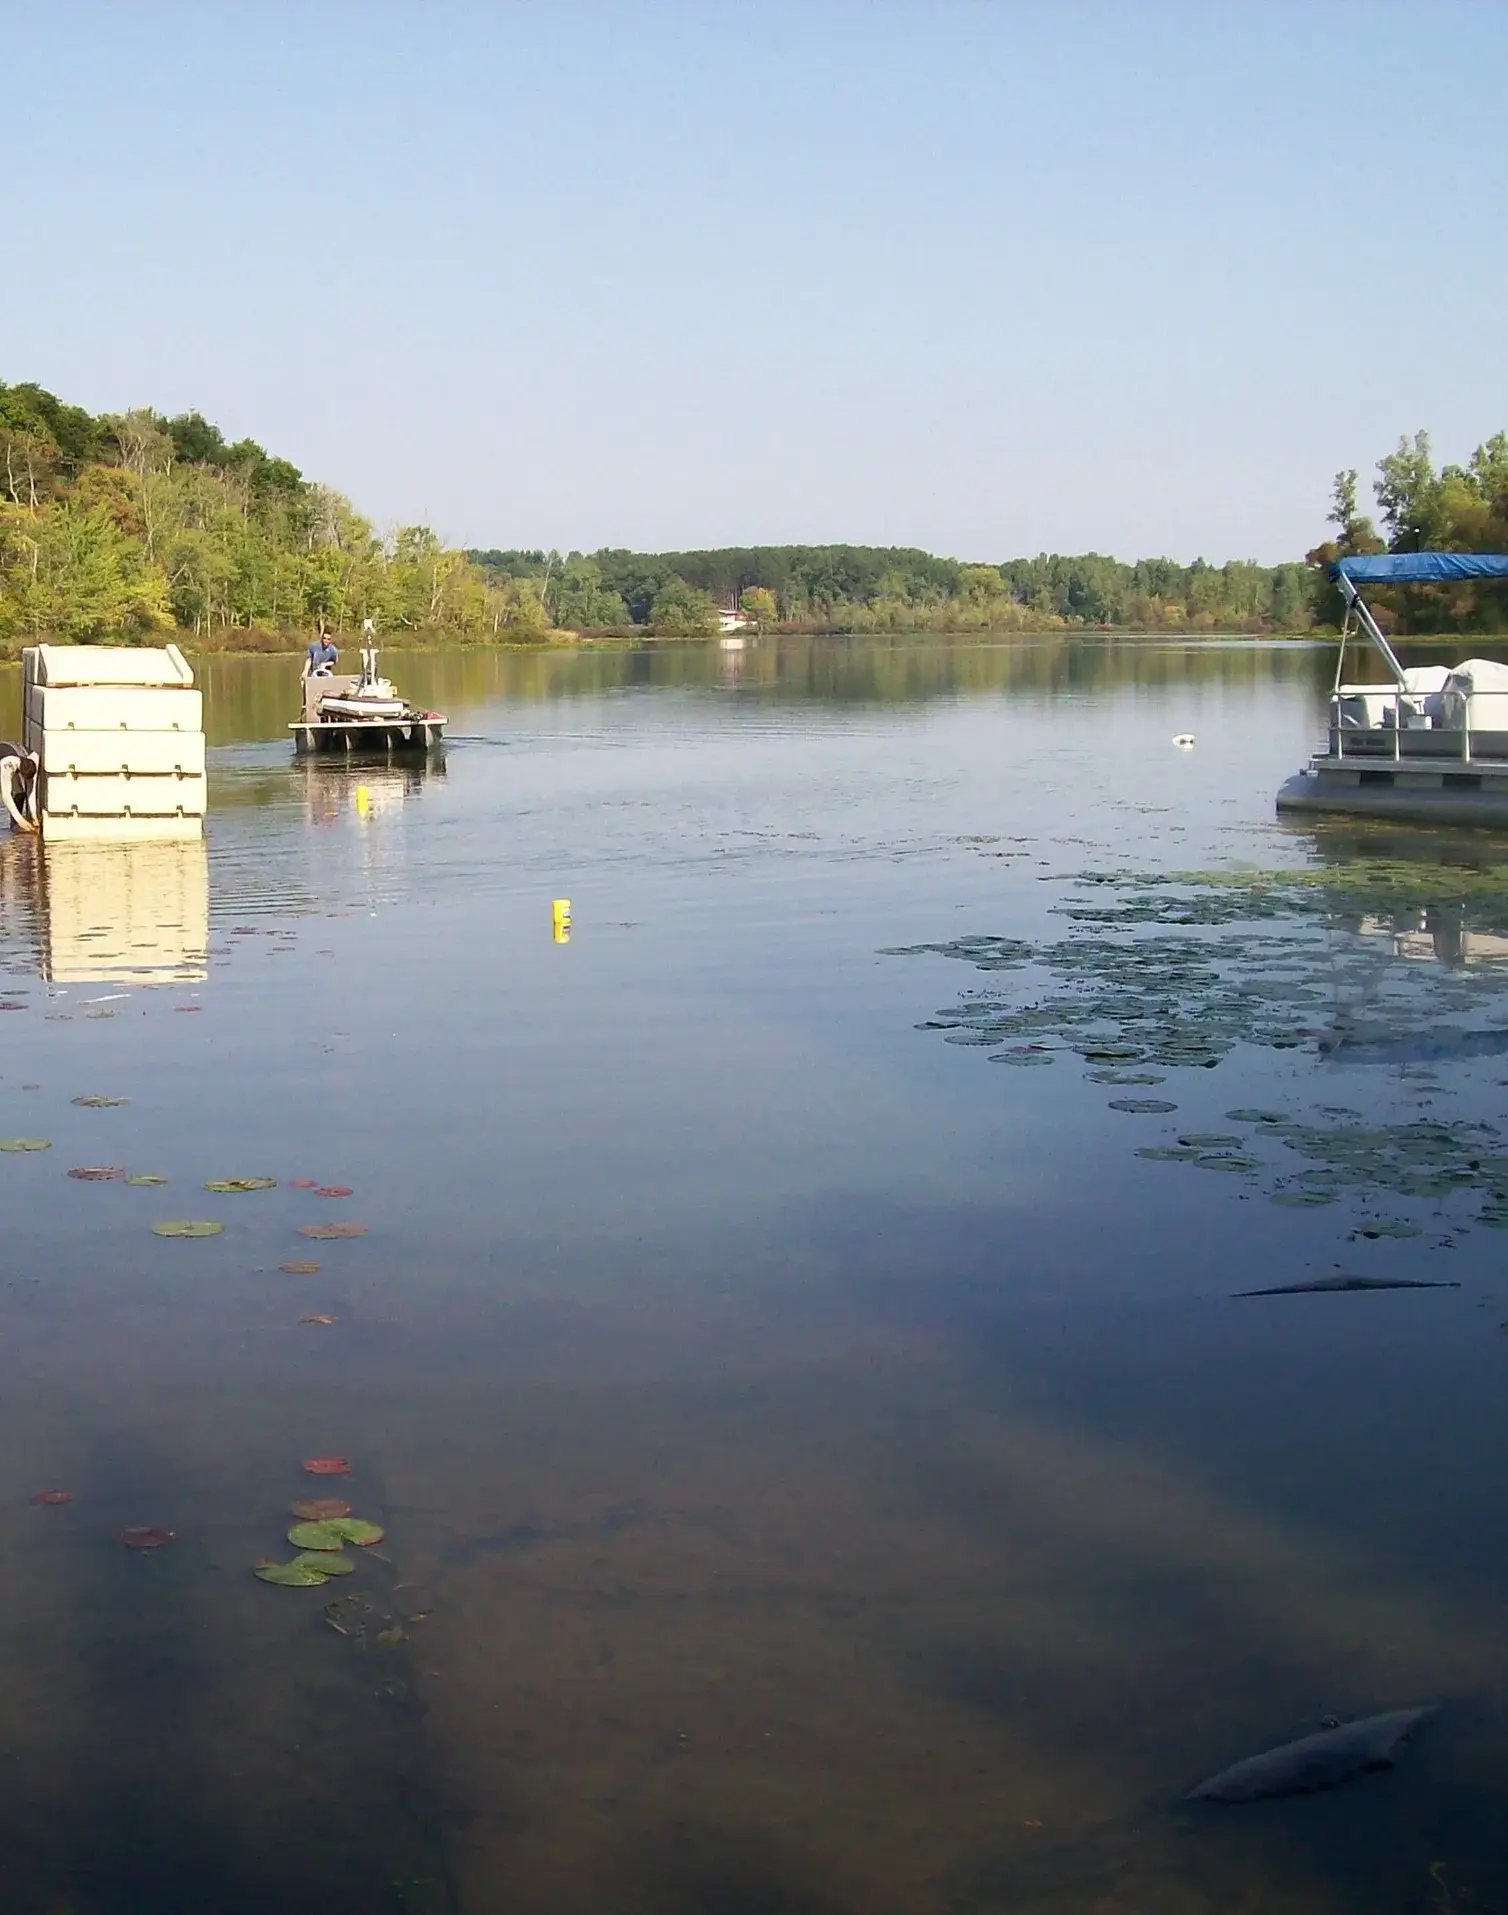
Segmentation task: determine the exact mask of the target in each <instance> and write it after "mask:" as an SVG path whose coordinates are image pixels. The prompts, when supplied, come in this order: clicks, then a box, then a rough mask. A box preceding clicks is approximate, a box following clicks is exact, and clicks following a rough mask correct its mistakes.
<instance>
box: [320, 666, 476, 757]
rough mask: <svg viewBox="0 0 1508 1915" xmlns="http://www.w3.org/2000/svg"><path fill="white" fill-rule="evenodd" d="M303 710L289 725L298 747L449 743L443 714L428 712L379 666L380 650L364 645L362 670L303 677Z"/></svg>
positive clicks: (409, 747) (411, 747) (387, 748)
mask: <svg viewBox="0 0 1508 1915" xmlns="http://www.w3.org/2000/svg"><path fill="white" fill-rule="evenodd" d="M301 683H302V685H303V696H304V708H303V713H302V715H301V716H300V717H299V718H297V719H295V720H294V722H293V723H292V724H291V725H290V726H289V727H288V729H289V730H290V731H291V732H292V733H293V740H294V745H295V747H296V748H297V749H298V750H299V751H301V752H302V751H321V750H327V751H328V750H335V751H348V752H357V751H381V752H393V751H426V752H427V751H432V750H434V749H435V748H436V747H437V746H439V745H440V744H442V743H443V742H444V737H445V717H444V714H443V713H442V712H437V711H423V710H421V709H420V708H419V707H418V706H417V705H411V704H410V703H409V701H408V700H407V699H406V698H403V697H401V696H400V695H399V693H398V690H397V688H396V686H394V685H393V683H392V681H391V680H390V679H386V678H383V677H382V676H381V675H380V674H379V672H378V670H377V648H376V647H375V646H364V647H363V648H362V653H361V672H360V675H359V676H358V677H355V678H353V677H351V675H350V674H349V673H346V674H344V675H342V674H341V673H339V672H318V671H316V672H310V673H308V674H306V676H305V677H304V678H303V680H302V681H301Z"/></svg>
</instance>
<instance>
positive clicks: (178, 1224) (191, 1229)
mask: <svg viewBox="0 0 1508 1915" xmlns="http://www.w3.org/2000/svg"><path fill="white" fill-rule="evenodd" d="M224 1228H225V1225H224V1224H223V1223H210V1222H208V1221H207V1220H206V1219H204V1218H188V1217H177V1218H173V1219H171V1220H170V1221H169V1222H167V1223H154V1224H153V1225H152V1234H153V1235H154V1236H156V1237H218V1236H219V1235H220V1232H221V1231H222V1230H223V1229H224Z"/></svg>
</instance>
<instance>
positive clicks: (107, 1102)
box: [71, 1097, 131, 1110]
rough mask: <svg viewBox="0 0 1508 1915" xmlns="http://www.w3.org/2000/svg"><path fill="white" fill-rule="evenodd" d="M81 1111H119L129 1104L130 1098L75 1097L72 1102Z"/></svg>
mask: <svg viewBox="0 0 1508 1915" xmlns="http://www.w3.org/2000/svg"><path fill="white" fill-rule="evenodd" d="M71 1101H72V1102H73V1103H75V1104H77V1105H78V1107H79V1109H80V1110H119V1109H120V1107H121V1105H122V1104H129V1103H130V1101H131V1100H130V1098H129V1097H75V1098H73V1099H72V1100H71Z"/></svg>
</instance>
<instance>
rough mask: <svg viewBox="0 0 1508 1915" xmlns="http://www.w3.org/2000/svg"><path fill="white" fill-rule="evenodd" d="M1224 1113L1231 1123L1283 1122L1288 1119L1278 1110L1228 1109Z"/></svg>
mask: <svg viewBox="0 0 1508 1915" xmlns="http://www.w3.org/2000/svg"><path fill="white" fill-rule="evenodd" d="M1225 1114H1226V1116H1227V1117H1228V1118H1229V1119H1230V1120H1231V1122H1232V1123H1233V1124H1285V1123H1287V1121H1288V1120H1287V1118H1286V1117H1285V1116H1284V1115H1283V1113H1282V1111H1280V1110H1247V1109H1242V1110H1228V1111H1227V1112H1226V1113H1225Z"/></svg>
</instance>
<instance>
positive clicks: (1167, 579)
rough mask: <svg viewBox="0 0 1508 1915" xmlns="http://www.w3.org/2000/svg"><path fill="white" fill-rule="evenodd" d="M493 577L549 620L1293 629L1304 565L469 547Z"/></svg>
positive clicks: (870, 627)
mask: <svg viewBox="0 0 1508 1915" xmlns="http://www.w3.org/2000/svg"><path fill="white" fill-rule="evenodd" d="M467 556H468V557H469V558H470V559H472V560H473V561H474V562H475V563H476V564H477V565H479V566H481V567H482V568H483V569H484V570H485V571H487V572H488V573H489V574H490V575H491V576H493V577H494V578H498V579H534V580H537V581H538V582H539V587H540V590H541V592H542V593H543V594H544V597H545V601H546V605H547V608H548V611H549V614H550V618H551V620H552V622H553V623H554V624H556V625H563V626H574V627H578V628H580V627H588V628H590V627H594V626H597V627H604V626H621V625H625V624H633V625H638V626H644V627H646V628H648V629H649V630H651V631H661V632H665V633H666V634H672V633H682V632H686V633H690V632H711V631H715V630H716V629H717V612H718V608H719V607H720V606H728V607H731V606H740V607H741V608H742V609H743V610H744V612H745V613H746V615H748V616H750V617H751V618H752V619H753V620H754V621H755V622H756V623H758V624H763V625H776V624H778V625H780V626H781V627H783V628H785V629H789V630H797V631H824V630H841V631H853V632H867V631H916V630H935V631H975V630H983V631H1007V632H1008V631H1055V630H1062V629H1066V628H1069V627H1123V628H1126V629H1131V630H1150V631H1177V630H1187V631H1247V632H1251V631H1256V632H1269V631H1287V632H1292V631H1302V630H1304V629H1305V628H1306V627H1307V626H1308V625H1309V624H1310V622H1311V617H1312V613H1311V604H1312V600H1313V597H1314V583H1315V575H1314V572H1313V569H1312V568H1311V567H1309V566H1306V565H1303V564H1298V563H1293V564H1289V565H1275V566H1265V565H1254V564H1249V563H1246V562H1244V561H1239V560H1238V561H1233V562H1232V563H1230V564H1227V565H1218V566H1217V565H1209V564H1206V563H1205V561H1204V560H1202V559H1196V560H1195V561H1194V563H1193V564H1192V565H1180V564H1178V563H1177V562H1176V561H1175V560H1172V559H1142V560H1139V561H1138V562H1137V563H1135V564H1127V563H1125V562H1124V561H1123V560H1120V559H1113V558H1105V557H1103V556H1101V555H1100V554H1099V553H1095V552H1091V553H1087V554H1085V555H1084V556H1082V557H1078V558H1060V557H1056V556H1052V557H1049V556H1046V555H1044V556H1043V557H1041V558H1034V559H1009V560H1007V561H1005V562H1004V563H1003V564H997V565H985V564H967V563H965V562H964V561H962V560H959V559H948V558H938V557H936V556H935V555H934V554H932V553H930V552H922V551H917V550H915V549H913V548H910V547H906V546H872V545H756V546H730V547H727V548H724V549H720V550H716V551H704V552H657V553H651V552H626V551H619V550H605V551H600V552H591V553H583V552H572V553H570V554H568V555H566V556H564V557H562V556H561V555H560V554H559V553H551V552H544V551H471V552H469V553H468V554H467Z"/></svg>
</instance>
